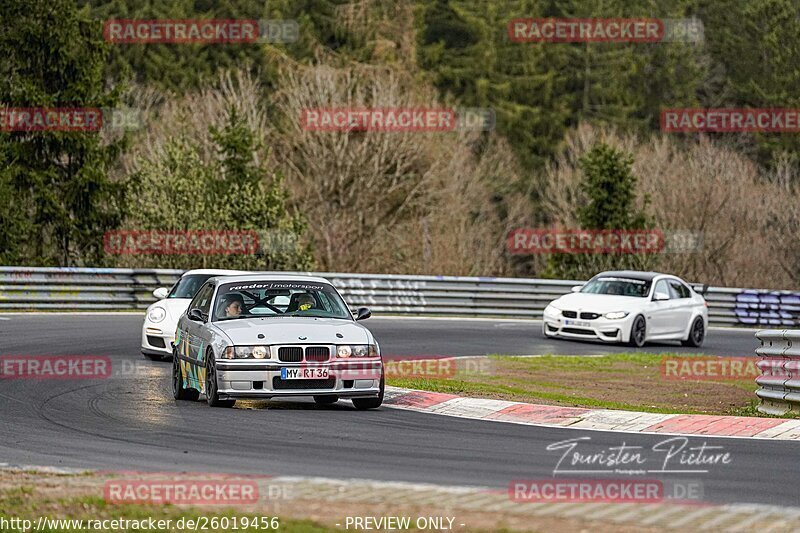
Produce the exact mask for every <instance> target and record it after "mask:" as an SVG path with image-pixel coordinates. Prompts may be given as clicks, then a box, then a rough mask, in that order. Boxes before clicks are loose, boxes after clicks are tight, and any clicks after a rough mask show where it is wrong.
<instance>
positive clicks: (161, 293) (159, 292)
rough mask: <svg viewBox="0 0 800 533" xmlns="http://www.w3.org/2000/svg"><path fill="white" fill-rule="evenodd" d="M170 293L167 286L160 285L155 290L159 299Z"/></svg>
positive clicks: (154, 292) (155, 294)
mask: <svg viewBox="0 0 800 533" xmlns="http://www.w3.org/2000/svg"><path fill="white" fill-rule="evenodd" d="M168 295H169V291H168V290H167V288H166V287H159V288H157V289H156V290H154V291H153V296H155V297H156V299H157V300H163V299H164V298H166V297H167V296H168Z"/></svg>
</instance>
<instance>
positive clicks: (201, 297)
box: [189, 284, 214, 316]
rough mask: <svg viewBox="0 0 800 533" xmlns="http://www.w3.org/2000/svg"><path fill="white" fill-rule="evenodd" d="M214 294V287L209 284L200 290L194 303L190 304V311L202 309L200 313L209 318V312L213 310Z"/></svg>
mask: <svg viewBox="0 0 800 533" xmlns="http://www.w3.org/2000/svg"><path fill="white" fill-rule="evenodd" d="M212 294H214V286H213V285H211V284H209V285H206V286H204V287H203V288H202V289H200V290H199V291H198V292H197V294H196V295H195V297H194V299H193V300H192V303H190V304H189V310H192V309H200V311H201V312H202V313H203V314H204V315H206V316H208V311H209V310H210V309H211V295H212Z"/></svg>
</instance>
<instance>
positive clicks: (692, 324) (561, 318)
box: [542, 271, 708, 347]
mask: <svg viewBox="0 0 800 533" xmlns="http://www.w3.org/2000/svg"><path fill="white" fill-rule="evenodd" d="M707 329H708V304H707V303H706V301H705V298H703V296H701V295H700V294H698V293H697V292H695V290H694V289H693V288H692V287H691V286H690V285H689V284H688V283H686V282H685V281H683V280H682V279H680V278H678V277H676V276H671V275H669V274H660V273H658V272H636V271H619V272H602V273H600V274H598V275H596V276H595V277H593V278H592V279H590V280H589V281H587V282H586V284H584V285H582V286H580V285H579V286H576V287H573V288H572V293H571V294H565V295H564V296H561V297H560V298H557V299H555V300H553V301H552V302H550V304H549V305H548V306H547V307H546V308H545V310H544V315H543V320H542V333H543V334H544V336H545V337H563V338H570V339H588V340H601V341H605V342H625V343H628V344H630V345H631V346H643V345H644V344H645V342H647V341H663V340H675V341H681V343H682V344H683V345H684V346H694V347H697V346H700V345H702V344H703V341H704V340H705V335H706V330H707Z"/></svg>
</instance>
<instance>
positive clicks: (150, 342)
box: [142, 322, 175, 356]
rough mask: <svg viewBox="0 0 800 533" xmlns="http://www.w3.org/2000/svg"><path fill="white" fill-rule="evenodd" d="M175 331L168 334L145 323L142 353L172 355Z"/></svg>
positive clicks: (166, 331)
mask: <svg viewBox="0 0 800 533" xmlns="http://www.w3.org/2000/svg"><path fill="white" fill-rule="evenodd" d="M174 338H175V330H174V328H173V331H172V332H168V330H165V329H163V328H158V327H155V326H154V325H150V324H148V323H147V322H145V324H144V326H142V353H143V354H145V355H165V356H166V355H172V344H171V343H172V341H173V340H174Z"/></svg>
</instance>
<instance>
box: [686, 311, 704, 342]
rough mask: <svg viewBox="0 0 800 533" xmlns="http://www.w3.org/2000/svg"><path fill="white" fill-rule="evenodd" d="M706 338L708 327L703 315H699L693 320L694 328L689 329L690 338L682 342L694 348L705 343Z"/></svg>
mask: <svg viewBox="0 0 800 533" xmlns="http://www.w3.org/2000/svg"><path fill="white" fill-rule="evenodd" d="M705 340H706V327H705V324H704V323H703V317H700V316H699V317H697V318H695V319H694V322H692V328H691V329H690V330H689V338H687V339H686V340H682V341H681V344H683V345H684V346H692V347H693V348H699V347H700V346H702V345H703V341H705Z"/></svg>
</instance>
